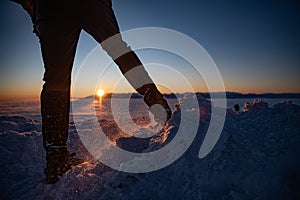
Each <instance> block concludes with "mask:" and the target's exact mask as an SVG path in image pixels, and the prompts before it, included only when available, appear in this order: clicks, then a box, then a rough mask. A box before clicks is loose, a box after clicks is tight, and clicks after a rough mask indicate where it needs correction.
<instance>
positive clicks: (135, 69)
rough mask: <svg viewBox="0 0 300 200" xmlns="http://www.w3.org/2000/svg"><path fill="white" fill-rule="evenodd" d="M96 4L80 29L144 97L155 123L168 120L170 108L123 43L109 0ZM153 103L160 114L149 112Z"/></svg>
mask: <svg viewBox="0 0 300 200" xmlns="http://www.w3.org/2000/svg"><path fill="white" fill-rule="evenodd" d="M97 2H98V4H97V5H96V6H94V8H93V9H92V11H91V15H90V17H89V18H86V19H85V20H86V21H85V23H84V24H85V26H84V30H85V31H86V32H87V33H89V34H90V35H92V36H93V37H94V38H95V40H96V41H98V42H99V43H100V44H101V45H102V47H103V49H104V50H105V51H106V52H107V53H108V55H109V56H110V57H111V58H112V59H113V60H114V61H115V63H116V64H117V65H118V66H119V68H120V70H121V72H122V73H123V74H124V76H125V77H126V79H127V80H128V82H129V83H130V84H131V85H132V87H133V88H134V89H135V90H136V91H137V92H138V93H140V94H141V95H143V96H144V101H145V103H146V104H147V105H148V106H149V108H150V111H151V112H152V113H153V114H154V116H155V117H156V119H157V120H158V121H166V120H168V119H169V118H170V117H171V109H170V108H169V105H168V103H167V101H166V100H165V99H164V98H163V96H162V94H161V93H160V92H159V91H158V89H157V87H156V86H155V84H154V83H153V81H152V79H151V78H150V76H149V75H148V73H147V72H146V70H145V68H144V66H143V65H142V63H141V61H140V60H139V58H138V57H137V55H136V54H135V53H134V52H133V51H132V50H131V48H130V47H129V46H128V45H127V43H126V42H124V41H123V39H122V37H121V34H120V30H119V27H118V23H117V20H116V17H115V14H114V12H113V10H112V7H111V0H102V1H97ZM112 36H114V37H113V38H110V37H112ZM108 38H110V39H108ZM107 39H108V40H107ZM154 104H160V105H161V106H162V107H163V108H164V110H165V111H164V112H163V113H162V112H161V111H159V112H158V110H151V107H152V106H153V105H154Z"/></svg>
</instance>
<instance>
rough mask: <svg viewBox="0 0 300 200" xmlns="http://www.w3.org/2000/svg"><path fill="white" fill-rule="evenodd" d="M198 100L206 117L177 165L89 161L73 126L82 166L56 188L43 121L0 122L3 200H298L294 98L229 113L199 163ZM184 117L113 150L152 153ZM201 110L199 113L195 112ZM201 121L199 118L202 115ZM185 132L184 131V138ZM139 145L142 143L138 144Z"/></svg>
mask: <svg viewBox="0 0 300 200" xmlns="http://www.w3.org/2000/svg"><path fill="white" fill-rule="evenodd" d="M191 98H197V99H198V102H199V106H200V107H201V106H202V107H203V108H205V109H203V110H202V112H205V113H206V116H208V117H206V118H201V119H199V128H198V132H197V136H196V138H195V140H194V142H193V143H192V145H191V146H190V148H189V149H188V150H187V151H186V152H185V153H184V154H183V156H181V157H180V158H179V159H178V160H177V161H175V162H174V163H172V164H171V165H169V166H168V167H165V168H163V169H161V170H158V171H154V172H150V173H146V174H143V173H142V174H131V173H124V172H119V171H116V170H113V169H111V168H109V167H106V166H104V165H103V164H101V163H100V162H99V161H97V160H95V159H93V158H92V157H91V156H90V154H89V153H88V152H87V150H86V149H85V148H84V146H83V145H82V143H81V141H80V139H79V136H78V134H77V132H76V129H75V126H74V124H71V125H70V135H69V141H68V145H69V147H70V149H71V150H72V151H75V152H76V153H77V154H78V155H80V157H84V158H85V159H86V161H87V162H85V163H83V164H81V165H79V166H77V167H74V168H73V169H72V170H70V171H69V172H67V173H66V174H64V175H63V177H61V179H60V181H59V182H58V183H57V184H55V185H47V184H46V183H45V180H44V174H43V169H44V167H45V152H44V150H43V148H42V136H41V132H40V122H38V121H33V120H30V119H26V118H22V117H3V116H2V117H0V119H1V120H0V125H1V126H0V128H1V129H0V137H1V138H0V160H1V169H0V175H1V188H2V192H1V194H0V195H1V196H0V198H1V199H45V198H51V199H299V198H300V193H299V191H300V190H299V185H300V181H299V180H300V173H299V169H300V161H299V158H298V157H299V153H300V147H299V144H300V135H299V133H300V125H299V124H300V123H299V122H300V107H299V106H297V105H295V104H293V103H292V102H291V101H286V102H281V103H278V104H275V105H274V106H273V107H272V108H269V107H268V105H267V104H266V102H264V101H262V100H255V101H253V102H249V103H246V104H245V105H244V111H242V112H231V111H230V110H228V113H227V116H226V121H225V125H224V129H223V132H222V135H221V137H220V139H219V141H218V143H217V144H216V146H215V147H214V148H213V150H212V151H211V152H210V153H209V154H208V156H206V157H205V158H203V159H199V158H198V151H199V149H200V146H201V144H202V141H203V138H204V136H205V134H206V130H207V128H208V125H209V122H210V118H209V116H210V114H209V113H210V106H212V105H211V104H210V102H209V101H207V100H205V99H203V98H201V97H199V96H197V97H195V96H192V95H186V96H184V97H183V98H182V99H181V101H180V103H181V104H182V103H187V102H188V101H190V100H191ZM183 112H193V108H190V109H187V110H182V109H180V108H178V109H177V110H176V111H175V113H174V114H173V116H172V118H171V120H170V121H169V122H168V124H167V126H166V127H165V128H164V129H163V130H161V131H159V132H158V133H157V134H156V135H155V136H154V137H152V138H150V139H142V140H139V141H138V140H137V139H133V138H126V139H125V138H119V139H118V141H117V145H118V146H119V147H122V148H123V149H127V150H130V151H137V152H149V151H155V150H156V149H159V148H161V147H163V146H164V145H167V144H168V142H170V141H171V140H172V139H173V138H174V137H176V133H177V129H178V127H179V125H180V116H181V114H182V113H183ZM200 112H201V109H200ZM200 116H201V115H200ZM187 134H188V133H187ZM141 141H142V142H141Z"/></svg>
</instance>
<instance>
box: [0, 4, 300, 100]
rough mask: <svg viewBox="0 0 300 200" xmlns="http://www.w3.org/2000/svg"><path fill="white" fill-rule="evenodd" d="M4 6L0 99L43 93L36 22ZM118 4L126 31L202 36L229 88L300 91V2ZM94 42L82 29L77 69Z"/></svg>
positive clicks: (15, 7)
mask: <svg viewBox="0 0 300 200" xmlns="http://www.w3.org/2000/svg"><path fill="white" fill-rule="evenodd" d="M0 7H1V13H0V15H1V21H0V26H1V27H2V29H1V30H2V31H1V37H0V41H1V48H0V92H1V93H0V94H1V97H11V98H18V97H25V96H26V97H31V96H32V97H38V96H39V92H40V90H41V86H42V80H41V79H42V74H43V63H42V58H41V54H40V49H39V42H38V39H37V38H36V36H35V35H34V34H33V33H32V24H31V21H30V19H29V17H28V16H27V14H26V13H25V12H24V11H23V10H22V9H21V7H20V6H18V5H17V4H14V3H12V2H9V1H1V3H0ZM113 8H114V11H115V14H116V16H117V20H118V22H119V26H120V29H121V31H125V30H129V29H133V28H140V27H147V26H153V27H163V28H169V29H173V30H176V31H179V32H182V33H184V34H186V35H188V36H189V37H191V38H193V39H194V40H196V41H197V42H199V43H200V44H201V45H202V46H203V47H204V48H205V49H206V51H207V52H208V53H209V54H210V55H211V57H212V58H213V60H214V61H215V63H216V64H217V66H218V67H219V70H220V72H221V74H222V76H223V79H224V82H225V87H226V90H229V91H236V92H243V93H248V92H257V93H261V92H300V84H299V78H298V77H299V72H300V66H299V63H300V62H299V61H300V37H299V35H300V29H299V27H300V14H299V13H300V4H299V3H297V1H291V0H287V1H277V0H273V1H266V0H261V1H258V0H257V1H244V0H229V1H221V0H219V1H216V0H210V1H208V0H207V1H201V0H198V1H196V0H191V1H171V0H152V1H141V0H123V1H113ZM96 46H97V43H96V42H95V41H94V40H93V39H92V38H91V37H90V36H88V35H87V34H86V33H85V32H82V33H81V37H80V41H79V45H78V48H77V54H76V59H75V63H74V71H73V72H74V73H76V71H77V70H78V69H79V66H80V65H81V64H82V62H83V60H84V59H85V58H86V57H87V55H88V54H89V53H90V52H91V51H92V50H93V49H94V48H95V47H96ZM139 55H140V56H141V60H142V61H148V60H147V58H149V57H147V56H143V53H140V54H139ZM165 59H166V60H167V59H168V56H166V57H165ZM116 73H119V72H117V69H116ZM87 76H88V75H87ZM87 79H88V77H87ZM82 84H83V85H84V84H88V83H82ZM201 84H202V83H201ZM83 95H84V94H83ZM87 95H88V94H87Z"/></svg>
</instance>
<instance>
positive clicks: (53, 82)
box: [37, 20, 80, 149]
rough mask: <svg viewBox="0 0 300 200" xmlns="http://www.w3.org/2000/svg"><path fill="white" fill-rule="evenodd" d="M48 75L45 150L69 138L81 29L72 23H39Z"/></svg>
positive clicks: (44, 108)
mask: <svg viewBox="0 0 300 200" xmlns="http://www.w3.org/2000/svg"><path fill="white" fill-rule="evenodd" d="M37 29H38V35H39V39H40V43H41V51H42V56H43V61H44V67H45V74H44V78H43V80H44V81H45V83H44V85H43V90H42V93H41V114H42V132H43V139H44V140H43V141H44V147H45V149H47V148H49V147H51V146H65V145H66V141H67V137H68V124H69V108H70V84H71V71H72V65H73V60H74V56H75V51H76V46H77V42H78V38H79V34H80V29H79V28H78V26H76V25H75V24H72V23H71V22H68V21H65V22H64V21H59V22H58V21H54V20H53V21H50V20H49V21H41V22H39V23H38V24H37Z"/></svg>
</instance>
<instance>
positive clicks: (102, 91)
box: [97, 89, 105, 97]
mask: <svg viewBox="0 0 300 200" xmlns="http://www.w3.org/2000/svg"><path fill="white" fill-rule="evenodd" d="M104 94H105V92H104V90H102V89H99V90H97V96H98V97H102V96H103V95H104Z"/></svg>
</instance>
